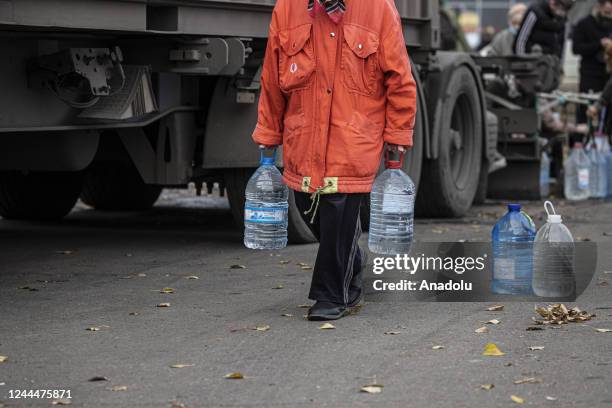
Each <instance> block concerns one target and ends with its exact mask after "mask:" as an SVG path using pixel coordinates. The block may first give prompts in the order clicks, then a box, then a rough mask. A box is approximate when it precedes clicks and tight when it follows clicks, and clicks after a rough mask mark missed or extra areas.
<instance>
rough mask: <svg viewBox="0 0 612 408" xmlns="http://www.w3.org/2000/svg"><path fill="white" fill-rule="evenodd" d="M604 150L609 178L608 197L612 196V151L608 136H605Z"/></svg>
mask: <svg viewBox="0 0 612 408" xmlns="http://www.w3.org/2000/svg"><path fill="white" fill-rule="evenodd" d="M602 152H603V154H604V156H605V157H606V174H607V179H608V193H607V195H606V197H612V151H610V142H609V141H608V138H607V137H604V138H603V147H602Z"/></svg>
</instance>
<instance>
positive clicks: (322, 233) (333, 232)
mask: <svg viewBox="0 0 612 408" xmlns="http://www.w3.org/2000/svg"><path fill="white" fill-rule="evenodd" d="M310 196H311V195H310V194H306V193H301V192H297V191H296V192H295V203H296V205H297V208H298V209H299V210H300V213H301V214H302V217H303V218H304V221H305V222H306V223H307V224H308V226H309V227H310V229H311V230H312V232H313V234H314V235H315V236H316V237H317V238H318V239H319V252H318V253H317V260H316V262H315V266H314V272H313V276H312V283H311V285H310V293H309V295H308V297H309V298H310V299H312V300H317V301H326V302H333V303H337V304H344V305H347V304H348V303H350V302H351V301H352V300H354V299H355V298H356V297H357V296H358V295H359V293H360V292H361V288H362V281H361V280H362V277H361V274H360V273H359V272H360V271H361V251H360V249H359V245H358V241H359V236H360V235H361V222H360V219H359V208H360V206H361V201H362V200H363V199H364V197H365V194H322V195H321V196H320V201H319V208H318V209H317V213H316V216H315V218H314V222H313V223H312V224H311V223H310V221H311V218H312V214H308V215H306V214H304V212H306V211H308V210H309V209H310V207H311V204H312V201H311V199H310Z"/></svg>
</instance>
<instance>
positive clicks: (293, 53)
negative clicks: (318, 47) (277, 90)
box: [278, 24, 315, 92]
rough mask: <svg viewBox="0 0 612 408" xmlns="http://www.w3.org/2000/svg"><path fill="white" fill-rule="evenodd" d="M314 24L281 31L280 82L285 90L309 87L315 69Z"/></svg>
mask: <svg viewBox="0 0 612 408" xmlns="http://www.w3.org/2000/svg"><path fill="white" fill-rule="evenodd" d="M311 32H312V24H303V25H301V26H298V27H295V28H291V29H287V30H282V31H281V32H280V33H279V41H280V55H279V62H278V77H279V78H278V82H279V84H280V87H281V89H282V90H283V91H285V92H292V91H296V90H298V89H305V88H308V86H309V85H310V78H311V76H312V73H313V72H314V71H315V58H314V48H313V45H312V41H311V38H310V37H311Z"/></svg>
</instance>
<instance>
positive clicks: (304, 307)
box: [297, 304, 310, 309]
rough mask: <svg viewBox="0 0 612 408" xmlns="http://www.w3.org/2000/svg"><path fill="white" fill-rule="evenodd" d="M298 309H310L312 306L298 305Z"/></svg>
mask: <svg viewBox="0 0 612 408" xmlns="http://www.w3.org/2000/svg"><path fill="white" fill-rule="evenodd" d="M297 307H298V309H309V308H310V305H306V304H303V305H297Z"/></svg>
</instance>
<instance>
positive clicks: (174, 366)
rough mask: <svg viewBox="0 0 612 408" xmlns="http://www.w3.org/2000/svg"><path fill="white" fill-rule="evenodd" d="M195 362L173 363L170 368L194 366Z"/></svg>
mask: <svg viewBox="0 0 612 408" xmlns="http://www.w3.org/2000/svg"><path fill="white" fill-rule="evenodd" d="M193 366H194V364H172V365H171V366H170V368H187V367H193Z"/></svg>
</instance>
